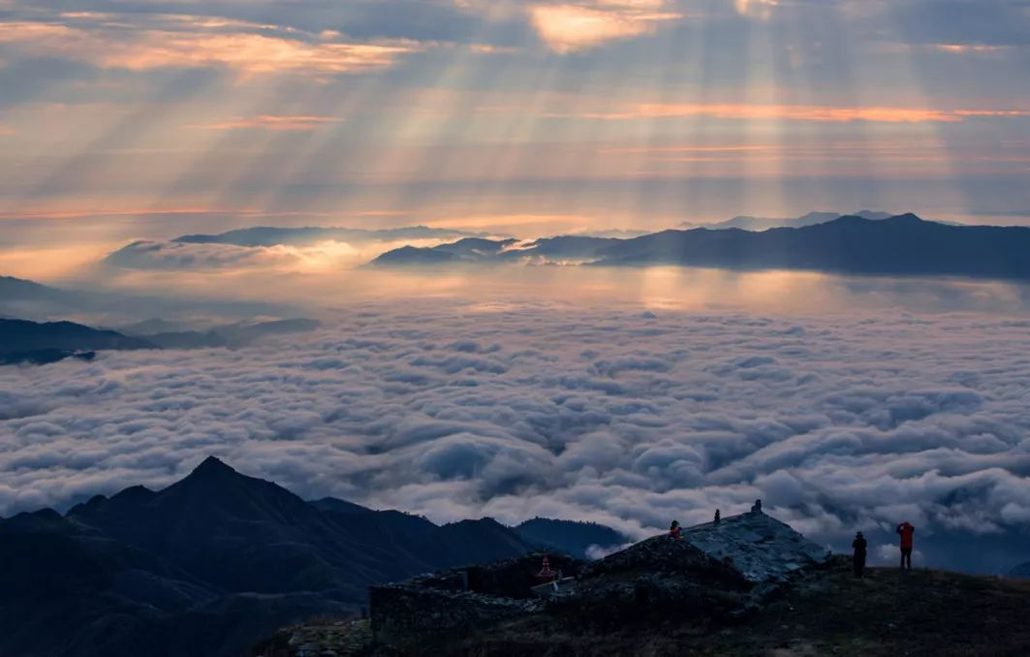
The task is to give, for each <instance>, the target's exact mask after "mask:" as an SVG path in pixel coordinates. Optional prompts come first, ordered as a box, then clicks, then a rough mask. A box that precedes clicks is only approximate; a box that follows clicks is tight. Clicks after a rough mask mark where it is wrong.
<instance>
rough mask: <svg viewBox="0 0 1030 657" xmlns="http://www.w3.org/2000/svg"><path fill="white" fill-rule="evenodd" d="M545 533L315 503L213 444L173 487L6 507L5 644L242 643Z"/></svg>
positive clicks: (128, 654) (56, 647) (64, 648)
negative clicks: (60, 506)
mask: <svg viewBox="0 0 1030 657" xmlns="http://www.w3.org/2000/svg"><path fill="white" fill-rule="evenodd" d="M555 528H556V529H557V530H559V531H560V530H561V528H562V523H560V522H559V523H558V524H557V525H555ZM537 536H539V534H534V538H535V537H537ZM555 541H556V542H560V541H559V539H558V538H555ZM549 543H550V542H549ZM541 548H543V549H548V548H547V547H546V546H542V545H541V544H538V543H536V542H534V540H531V538H528V537H527V536H524V535H523V534H522V533H521V532H519V531H518V530H517V529H512V528H509V527H505V526H503V525H501V524H500V523H497V522H496V521H494V520H491V519H482V520H474V521H472V520H470V521H463V522H458V523H454V524H450V525H443V526H438V525H435V524H433V523H431V522H429V521H428V520H426V519H424V518H420V517H417V516H412V515H408V514H404V513H400V512H397V511H374V510H371V509H367V508H364V507H361V506H359V505H356V504H353V503H350V502H345V501H342V500H336V499H332V498H329V499H323V500H319V501H317V502H306V501H304V500H303V499H301V498H300V497H298V496H296V495H294V494H293V493H291V492H289V491H288V490H286V489H284V488H282V487H280V486H277V485H276V484H274V483H271V482H268V481H264V480H261V479H257V478H253V477H248V476H245V475H242V474H240V473H238V472H236V471H235V470H233V469H232V468H231V467H229V466H228V465H226V464H225V463H223V462H222V461H220V460H218V459H216V458H208V459H207V460H205V461H204V462H203V463H201V464H200V465H199V466H198V467H197V468H196V469H194V470H193V472H192V473H191V474H190V475H189V476H187V477H186V478H185V479H183V480H181V481H179V482H177V483H175V484H173V485H171V486H169V487H167V488H165V489H163V490H160V491H153V490H149V489H147V488H144V487H142V486H135V487H132V488H128V489H125V490H123V491H121V492H120V493H118V494H116V495H113V496H111V497H104V496H96V497H94V498H92V499H90V500H89V501H87V502H84V503H82V504H79V505H77V506H75V507H73V508H72V509H70V510H69V511H68V512H67V513H66V514H65V515H63V516H62V515H61V514H59V513H57V512H55V511H53V510H43V511H38V512H35V513H24V514H20V515H18V516H15V517H13V518H9V519H6V520H2V519H0V562H2V563H3V564H4V568H2V569H0V609H2V610H3V613H2V614H0V654H2V655H47V656H48V657H138V656H139V655H147V657H180V656H181V655H186V654H188V655H193V656H195V657H208V656H211V657H223V656H224V657H230V656H233V657H235V655H238V654H241V653H242V651H243V650H244V649H245V648H246V646H248V645H251V644H252V643H253V642H255V641H256V640H257V639H258V638H260V637H261V636H264V635H266V634H268V633H270V632H272V631H273V630H275V629H277V628H278V627H281V626H283V625H285V624H288V623H292V622H296V621H298V620H302V619H305V618H310V617H313V616H318V615H325V614H346V613H356V612H357V611H358V610H359V609H360V607H361V606H362V605H363V604H365V599H366V590H367V587H368V586H369V585H371V584H376V583H384V582H388V581H393V580H398V579H404V578H407V577H411V576H413V575H416V574H419V573H422V572H428V571H432V570H437V569H440V568H447V567H453V566H458V565H463V564H467V563H478V562H484V561H492V560H496V559H505V558H512V557H515V556H521V555H524V554H527V553H530V552H534V551H538V550H540V549H541Z"/></svg>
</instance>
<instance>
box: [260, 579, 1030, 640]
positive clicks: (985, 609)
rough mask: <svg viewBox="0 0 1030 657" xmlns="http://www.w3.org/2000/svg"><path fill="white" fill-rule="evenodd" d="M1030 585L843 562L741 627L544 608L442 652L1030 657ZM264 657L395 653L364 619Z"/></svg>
mask: <svg viewBox="0 0 1030 657" xmlns="http://www.w3.org/2000/svg"><path fill="white" fill-rule="evenodd" d="M1028 615H1030V582H1020V581H1015V580H1002V579H997V578H985V577H971V576H965V575H957V574H952V573H943V572H937V571H919V570H917V571H914V572H911V573H901V572H899V571H897V570H894V569H872V570H871V571H870V572H869V573H868V576H867V578H866V579H864V580H855V579H854V578H853V577H852V576H851V574H850V572H849V571H848V563H847V561H846V560H844V559H839V560H837V561H835V562H834V564H833V566H832V567H831V568H829V569H827V570H824V571H821V572H815V573H810V574H809V575H807V576H805V577H804V578H802V579H801V580H800V581H799V582H798V583H797V585H796V586H795V587H794V588H793V589H792V590H791V591H790V592H789V593H787V594H785V595H784V596H782V597H781V598H779V599H777V600H775V601H773V602H772V603H770V604H769V606H767V607H766V608H765V609H763V610H762V611H761V612H759V613H758V614H757V615H755V616H753V617H751V618H750V619H748V620H746V621H742V622H740V623H738V624H734V625H722V626H719V625H712V624H709V623H706V622H702V623H698V622H693V621H692V620H691V618H688V617H676V615H675V614H671V615H670V614H668V613H663V614H661V615H660V616H659V615H656V616H655V617H653V618H646V614H645V615H643V616H645V617H644V618H642V617H641V616H642V615H641V614H639V613H636V614H632V616H634V617H635V618H633V619H632V620H628V619H629V618H630V616H627V621H626V622H624V623H621V622H619V621H618V620H617V616H612V615H606V617H605V618H604V620H600V621H598V622H594V623H591V622H589V621H586V622H584V620H583V619H582V618H581V617H576V616H573V617H567V616H565V615H563V614H542V615H538V616H534V617H531V618H526V619H520V620H518V621H514V622H511V623H508V624H506V625H503V626H499V627H494V628H490V629H488V630H484V631H483V632H481V633H479V634H477V635H475V636H473V637H470V638H468V639H465V640H460V641H459V640H456V641H455V643H454V644H453V645H452V646H449V647H448V648H447V649H446V650H444V651H443V652H441V653H440V654H441V655H455V656H456V655H463V656H469V657H525V656H530V657H552V656H553V657H558V656H561V657H609V656H611V657H615V656H624V655H639V656H641V657H666V656H669V657H671V656H673V655H676V656H681V655H696V656H698V657H823V656H840V657H850V656H855V657H859V656H861V657H878V656H880V655H883V656H890V657H923V656H926V657H952V656H954V657H959V656H962V657H1024V656H1025V655H1030V623H1027V617H1028ZM253 655H254V656H255V657H258V656H260V657H301V656H303V657H323V656H330V655H332V656H337V657H345V656H353V657H359V656H361V657H386V656H387V655H390V657H393V655H391V653H389V652H386V651H384V650H383V649H381V648H376V647H375V646H374V645H373V644H372V641H371V634H370V632H369V630H368V624H367V622H364V621H355V622H352V623H348V622H332V621H326V622H322V623H312V624H309V625H305V626H301V627H296V628H291V629H288V630H284V631H283V632H281V633H280V634H279V635H277V636H276V637H274V638H273V639H271V640H270V641H268V642H266V643H265V644H264V645H263V646H261V647H259V648H258V649H257V650H256V651H255V652H254V653H253Z"/></svg>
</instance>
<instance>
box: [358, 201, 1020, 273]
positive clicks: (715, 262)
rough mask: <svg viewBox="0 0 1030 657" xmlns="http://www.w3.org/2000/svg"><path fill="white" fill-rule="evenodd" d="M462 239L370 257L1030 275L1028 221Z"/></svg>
mask: <svg viewBox="0 0 1030 657" xmlns="http://www.w3.org/2000/svg"><path fill="white" fill-rule="evenodd" d="M463 242H464V241H459V242H456V243H454V244H448V245H443V246H438V247H435V248H432V249H412V248H410V247H408V248H406V249H403V250H396V251H391V252H389V253H385V254H383V255H382V256H380V257H379V258H377V259H376V260H374V261H373V263H372V264H374V265H380V266H382V265H386V266H401V265H404V266H420V265H425V264H455V263H471V264H501V263H528V264H590V265H600V266H613V267H614V266H650V265H683V266H692V267H716V268H727V269H739V270H754V269H800V270H815V271H826V272H834V273H845V274H881V275H943V276H968V277H987V278H1014V279H1026V278H1030V256H1027V254H1028V253H1030V228H1023V227H995V226H953V225H947V224H941V223H937V222H931V221H924V220H922V219H920V218H919V217H917V216H916V215H914V214H905V215H899V216H895V217H891V218H889V219H867V218H863V217H855V216H847V217H840V218H838V219H835V220H833V221H829V222H825V223H818V224H815V225H811V226H805V227H803V228H774V229H770V230H766V231H764V232H751V231H745V230H740V229H727V230H710V229H707V228H697V229H693V230H667V231H662V232H660V233H653V234H650V235H645V236H642V237H637V238H633V239H625V240H623V239H604V238H592V237H572V236H565V237H554V238H548V239H542V240H537V241H535V242H529V243H524V244H511V243H508V242H496V241H495V242H490V245H480V246H479V247H478V248H475V249H469V248H467V245H465V244H464V243H463ZM488 242H489V241H488ZM491 245H492V246H491Z"/></svg>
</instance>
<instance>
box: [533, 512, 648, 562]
mask: <svg viewBox="0 0 1030 657" xmlns="http://www.w3.org/2000/svg"><path fill="white" fill-rule="evenodd" d="M514 529H515V532H516V533H517V534H518V535H519V536H521V537H522V538H523V540H526V541H529V542H531V543H537V544H539V545H543V546H546V547H549V548H550V549H552V550H558V551H561V552H565V553H566V554H570V555H572V556H574V557H577V558H584V557H588V556H590V555H591V554H592V552H593V550H595V549H600V550H601V551H610V550H612V549H613V548H617V547H620V546H622V545H625V544H626V543H628V542H629V539H628V538H627V537H625V536H623V535H622V534H620V533H619V532H617V531H615V530H614V529H611V528H610V527H605V526H604V525H598V524H596V523H592V522H569V521H567V520H552V519H550V518H533V519H532V520H527V521H526V522H524V523H522V524H521V525H517V526H516V527H514Z"/></svg>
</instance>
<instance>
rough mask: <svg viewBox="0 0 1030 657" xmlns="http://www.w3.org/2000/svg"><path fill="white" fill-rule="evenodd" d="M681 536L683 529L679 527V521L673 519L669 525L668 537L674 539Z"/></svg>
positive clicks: (676, 539)
mask: <svg viewBox="0 0 1030 657" xmlns="http://www.w3.org/2000/svg"><path fill="white" fill-rule="evenodd" d="M682 536H683V530H682V529H680V523H679V521H678V520H673V521H672V525H670V526H669V538H671V539H672V540H674V541H678V540H680V537H682Z"/></svg>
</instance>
